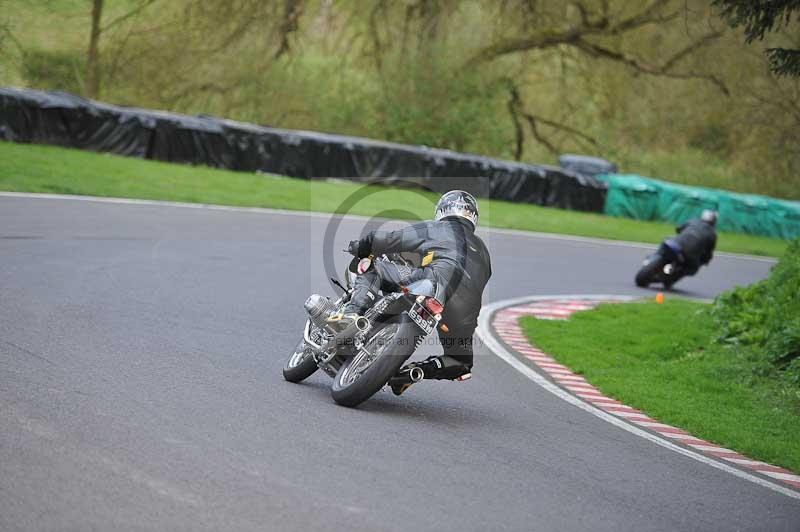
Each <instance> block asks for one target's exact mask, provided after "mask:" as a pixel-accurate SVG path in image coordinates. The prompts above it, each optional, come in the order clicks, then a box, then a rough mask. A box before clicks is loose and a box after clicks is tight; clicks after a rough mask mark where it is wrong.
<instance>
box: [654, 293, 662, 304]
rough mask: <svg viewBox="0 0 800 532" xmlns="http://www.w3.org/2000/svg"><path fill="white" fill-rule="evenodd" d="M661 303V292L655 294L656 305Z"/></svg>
mask: <svg viewBox="0 0 800 532" xmlns="http://www.w3.org/2000/svg"><path fill="white" fill-rule="evenodd" d="M663 302H664V293H663V292H659V293H657V294H656V303H658V304H659V305H660V304H661V303H663Z"/></svg>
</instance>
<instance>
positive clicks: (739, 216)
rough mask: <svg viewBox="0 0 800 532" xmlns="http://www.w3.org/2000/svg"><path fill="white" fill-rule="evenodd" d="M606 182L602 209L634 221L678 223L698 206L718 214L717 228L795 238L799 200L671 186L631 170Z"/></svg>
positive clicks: (799, 218) (693, 215)
mask: <svg viewBox="0 0 800 532" xmlns="http://www.w3.org/2000/svg"><path fill="white" fill-rule="evenodd" d="M600 178H601V179H602V180H603V181H605V182H606V183H607V184H608V193H607V194H606V202H605V208H604V212H605V213H606V214H609V215H611V216H624V217H627V218H635V219H637V220H660V221H666V222H671V223H674V224H680V223H682V222H684V221H686V220H687V219H689V218H696V217H698V216H700V213H701V212H702V211H703V209H713V210H715V211H717V212H718V213H719V219H718V221H717V227H718V228H719V230H721V231H731V232H737V233H749V234H753V235H762V236H770V237H774V238H783V239H792V238H797V237H800V202H797V201H786V200H778V199H775V198H770V197H767V196H759V195H756V194H737V193H735V192H728V191H725V190H718V189H712V188H704V187H690V186H686V185H677V184H675V183H668V182H666V181H660V180H658V179H650V178H647V177H642V176H639V175H633V174H608V175H605V176H600Z"/></svg>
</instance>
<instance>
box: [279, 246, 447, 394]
mask: <svg viewBox="0 0 800 532" xmlns="http://www.w3.org/2000/svg"><path fill="white" fill-rule="evenodd" d="M374 260H377V261H381V260H385V261H393V262H398V263H400V264H404V265H410V263H409V262H408V261H406V260H405V259H403V257H401V256H400V255H399V254H393V255H381V256H379V257H377V258H374ZM372 261H373V258H366V259H360V260H359V259H357V258H356V259H353V260H352V261H351V262H350V264H349V266H348V268H347V270H346V271H345V285H342V284H341V283H340V282H339V281H338V280H337V279H335V278H331V281H333V282H334V283H335V284H336V285H337V286H339V287H340V288H341V289H342V290H343V291H344V294H343V295H342V296H341V297H340V298H339V299H337V300H331V298H328V297H325V296H321V295H319V294H314V295H312V296H311V297H309V298H308V299H307V300H306V302H305V310H306V312H307V313H308V320H307V321H306V324H305V329H304V331H303V339H302V340H300V342H299V343H298V344H297V347H296V348H295V350H294V352H293V353H292V355H291V356H290V357H289V359H288V360H287V361H286V363H285V365H284V368H283V377H284V378H285V379H286V380H287V381H289V382H300V381H302V380H303V379H306V378H308V377H309V376H311V375H312V374H313V373H314V372H315V371H317V369H321V370H322V371H324V372H325V373H326V374H327V375H328V376H330V377H332V378H333V384H332V386H331V395H332V397H333V400H334V401H336V402H337V403H338V404H340V405H343V406H350V407H352V406H356V405H358V404H360V403H362V402H364V401H366V400H367V399H369V398H370V397H372V396H373V395H374V394H375V393H377V392H378V391H379V390H380V389H381V388H382V387H383V386H384V385H386V384H391V385H392V388H393V390H394V389H395V388H396V387H398V386H403V385H409V384H412V383H415V382H419V381H420V380H422V379H423V378H424V376H425V374H424V371H423V370H422V369H421V368H419V367H416V366H413V365H412V366H408V367H403V363H404V362H405V361H406V360H407V359H408V358H409V357H410V356H411V355H413V354H414V351H415V350H416V349H417V347H418V346H419V345H420V343H421V342H422V340H423V338H424V337H425V336H426V335H428V334H430V333H432V332H434V331H435V330H436V327H437V326H438V324H439V321H440V320H441V319H442V315H441V313H442V311H443V310H444V308H443V306H442V305H441V303H439V301H437V300H436V299H435V298H434V295H435V286H434V284H433V282H431V281H430V280H427V279H424V280H421V281H417V282H414V283H411V284H409V285H408V286H405V287H403V290H402V292H397V293H388V294H382V295H380V296H379V297H378V299H377V301H376V302H375V304H374V305H373V306H372V307H371V308H370V309H369V310H368V311H366V312H365V313H364V316H362V317H361V318H359V319H358V320H356V321H355V323H353V324H352V325H351V326H350V327H348V328H347V329H345V330H343V331H335V330H333V329H332V328H331V327H330V326H329V325H328V323H327V322H326V319H327V317H328V316H329V315H330V314H331V313H332V312H333V311H335V310H340V309H341V308H342V307H344V305H345V304H346V303H347V302H348V301H349V300H350V297H351V295H352V292H353V282H354V280H355V277H356V275H358V274H360V273H364V272H366V271H368V270H369V268H371V267H373V266H372ZM396 393H397V392H396Z"/></svg>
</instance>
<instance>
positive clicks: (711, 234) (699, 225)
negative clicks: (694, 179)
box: [660, 210, 717, 275]
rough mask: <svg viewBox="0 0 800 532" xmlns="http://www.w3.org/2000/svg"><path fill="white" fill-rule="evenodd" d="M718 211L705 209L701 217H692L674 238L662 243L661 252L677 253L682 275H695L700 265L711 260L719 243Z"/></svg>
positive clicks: (677, 231) (679, 227)
mask: <svg viewBox="0 0 800 532" xmlns="http://www.w3.org/2000/svg"><path fill="white" fill-rule="evenodd" d="M716 224H717V213H716V212H714V211H712V210H704V211H703V213H702V214H701V215H700V218H699V219H698V218H692V219H690V220H688V221H686V222H684V223H683V224H681V225H680V226H678V227H677V228H675V232H676V233H678V234H677V236H675V237H674V238H669V239H667V240H665V241H664V242H663V243H662V244H661V249H660V252H662V253H666V255H665V256H670V255H669V253H670V252H672V254H674V255H677V258H678V263H679V264H680V268H681V272H680V273H681V274H682V275H694V274H695V273H697V270H699V269H700V266H703V265H706V264H708V263H709V262H711V258H712V257H713V256H714V248H715V247H716V245H717V232H716V230H715V229H714V227H715V226H716Z"/></svg>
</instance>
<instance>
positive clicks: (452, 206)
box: [328, 190, 492, 393]
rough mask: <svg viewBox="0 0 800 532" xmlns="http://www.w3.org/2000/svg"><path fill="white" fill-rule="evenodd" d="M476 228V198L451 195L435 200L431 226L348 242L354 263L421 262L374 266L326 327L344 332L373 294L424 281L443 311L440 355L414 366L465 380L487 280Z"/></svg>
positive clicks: (435, 375)
mask: <svg viewBox="0 0 800 532" xmlns="http://www.w3.org/2000/svg"><path fill="white" fill-rule="evenodd" d="M477 224H478V202H477V200H476V199H475V197H474V196H473V195H472V194H469V193H468V192H464V191H463V190H452V191H450V192H447V193H446V194H444V195H443V196H442V197H441V198H440V199H439V202H438V203H437V204H436V208H435V210H434V219H433V221H427V222H420V223H417V224H414V225H411V226H409V227H406V228H405V229H401V230H398V231H373V232H370V233H369V234H367V235H366V236H365V237H364V238H362V239H360V240H354V241H352V242H350V245H349V248H348V251H350V253H351V254H353V255H355V256H356V257H359V258H364V257H368V256H370V255H380V254H384V253H413V254H415V255H417V256H418V257H420V258H421V260H420V262H419V267H416V268H412V267H404V266H402V265H398V264H395V263H393V262H385V261H375V262H373V266H374V267H373V268H371V269H370V270H368V271H367V272H366V273H364V274H361V275H359V276H358V277H357V278H356V280H355V283H354V290H353V294H352V298H351V300H350V302H349V303H347V305H346V306H345V307H344V308H343V309H342V311H341V312H339V313H334V314H332V315H331V316H330V317H329V318H328V323H329V324H330V325H331V326H333V327H335V328H341V329H343V328H346V327H347V326H348V325H349V324H350V323H352V322H353V321H355V319H357V318H358V317H359V316H360V315H362V314H363V313H364V312H365V311H366V310H367V309H368V308H369V307H370V305H371V304H372V302H373V301H375V299H376V297H377V292H378V290H384V291H390V292H396V291H399V290H400V287H402V286H405V285H408V284H410V283H412V282H415V281H419V280H422V279H428V280H430V281H432V282H433V284H434V286H435V298H436V300H438V301H439V302H440V303H441V304H442V305H443V306H444V310H443V312H442V323H443V324H444V327H440V330H439V341H440V343H441V345H442V348H443V351H444V354H443V355H442V356H439V357H430V358H428V359H427V360H425V361H424V362H420V363H416V364H414V365H416V366H419V367H421V368H422V369H423V371H424V372H425V378H433V379H457V378H460V377H463V376H468V375H467V374H469V373H471V369H472V364H473V353H472V335H473V333H474V331H475V328H476V327H477V324H478V314H479V312H480V309H481V299H482V295H483V289H484V287H485V286H486V283H487V282H488V281H489V277H491V275H492V267H491V260H490V257H489V251H488V250H487V249H486V246H485V244H484V243H483V241H482V240H481V239H480V237H478V236H477V235H476V234H475V228H476V226H477ZM395 393H398V391H397V390H395ZM401 393H402V390H401Z"/></svg>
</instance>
